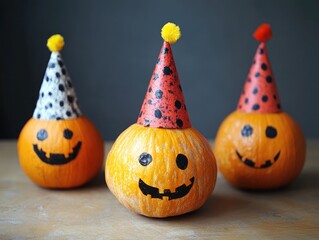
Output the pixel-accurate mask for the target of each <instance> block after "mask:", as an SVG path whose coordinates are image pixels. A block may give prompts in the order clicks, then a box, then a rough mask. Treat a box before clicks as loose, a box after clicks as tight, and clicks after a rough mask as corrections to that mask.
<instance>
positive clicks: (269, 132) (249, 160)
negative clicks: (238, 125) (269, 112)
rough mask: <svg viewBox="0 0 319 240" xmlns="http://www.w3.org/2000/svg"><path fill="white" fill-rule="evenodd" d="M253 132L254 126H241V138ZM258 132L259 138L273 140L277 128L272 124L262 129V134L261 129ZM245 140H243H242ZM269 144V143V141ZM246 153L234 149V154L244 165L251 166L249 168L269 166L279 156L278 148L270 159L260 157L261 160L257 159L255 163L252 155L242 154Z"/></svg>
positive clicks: (247, 136)
mask: <svg viewBox="0 0 319 240" xmlns="http://www.w3.org/2000/svg"><path fill="white" fill-rule="evenodd" d="M253 134H254V128H253V127H252V126H251V125H250V124H245V125H244V126H243V128H242V129H241V136H242V137H243V138H249V137H251V136H252V135H253ZM259 134H260V136H259V137H260V138H263V137H266V138H268V139H272V140H275V138H276V137H277V129H276V128H275V127H273V126H266V128H265V129H264V136H263V134H262V129H261V133H259ZM243 141H245V140H243ZM270 144H271V143H270ZM244 153H245V154H247V155H249V153H246V152H245V151H242V152H241V151H240V150H239V149H236V154H237V156H238V158H239V160H240V161H242V162H243V163H244V164H245V165H246V166H248V167H251V168H255V169H262V168H268V167H270V166H272V165H273V164H274V163H275V162H276V161H277V160H278V159H279V157H280V150H278V151H277V152H276V153H275V154H274V157H273V158H271V159H265V160H264V161H263V160H262V159H260V160H261V161H262V162H261V161H259V162H258V163H256V160H253V156H252V157H247V156H245V155H243V154H244Z"/></svg>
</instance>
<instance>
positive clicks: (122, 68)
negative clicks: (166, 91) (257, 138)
mask: <svg viewBox="0 0 319 240" xmlns="http://www.w3.org/2000/svg"><path fill="white" fill-rule="evenodd" d="M318 3H319V2H318V1H306V0H300V1H288V0H286V1H280V0H268V1H248V0H247V1H230V0H229V1H211V0H206V1H194V0H189V1H176V0H175V1H173V0H170V1H152V0H145V1H137V0H135V1H132V0H114V1H102V0H101V1H94V0H91V1H70V0H68V1H63V0H55V1H43V0H38V1H31V0H20V1H14V0H9V1H1V3H0V18H1V21H0V24H1V25H0V27H1V30H0V31H1V37H0V56H1V64H0V77H1V78H0V138H17V137H18V134H19V131H20V130H21V128H22V127H23V125H24V123H25V122H26V121H27V120H28V119H29V118H30V117H31V116H32V113H33V110H34V107H35V104H36V100H37V97H38V91H39V89H40V85H41V82H42V78H43V75H44V71H45V68H46V65H47V61H48V60H49V56H50V52H49V51H48V49H47V47H46V41H47V38H48V37H49V36H50V35H52V34H54V33H61V34H62V35H63V36H64V37H65V41H66V45H65V48H64V50H63V51H62V54H63V57H64V60H65V63H66V65H67V67H68V70H69V72H70V74H71V77H72V80H73V84H74V86H75V88H76V91H77V95H78V98H79V100H80V107H81V109H82V112H83V113H84V114H85V115H86V116H87V117H89V118H90V119H91V120H92V121H93V122H94V123H95V125H96V126H97V128H98V129H99V130H100V131H101V133H102V134H103V137H104V139H105V140H114V139H115V138H116V137H117V136H118V135H119V134H120V133H121V132H122V131H123V130H124V129H125V128H127V127H128V126H129V125H131V124H132V123H134V122H136V119H137V114H138V112H139V110H140V106H141V104H142V101H143V99H144V95H145V91H146V88H147V85H148V82H149V79H150V77H151V74H152V71H153V68H154V65H155V63H156V59H157V55H158V53H159V50H160V47H161V44H162V42H163V41H162V39H161V36H160V29H161V27H162V26H163V25H164V24H165V23H166V22H167V21H172V22H175V23H177V24H178V25H180V27H181V30H182V38H181V40H180V41H179V42H178V43H176V44H174V45H173V46H172V47H173V52H174V56H175V62H176V64H177V68H178V72H179V76H180V79H181V81H182V86H183V90H184V94H185V98H186V103H187V107H188V110H189V114H190V117H191V120H192V123H193V127H195V128H197V129H198V130H200V131H201V132H202V133H203V134H204V135H205V136H206V137H208V138H214V137H215V134H216V131H217V129H218V126H219V124H220V123H221V121H222V120H223V119H224V118H225V117H226V116H227V115H228V114H229V113H230V112H232V111H233V110H234V109H235V107H236V104H237V101H238V99H239V95H240V92H241V90H242V87H243V83H244V80H245V78H246V76H247V73H248V70H249V68H250V64H251V61H252V57H253V55H254V53H255V50H256V47H257V45H258V43H257V42H256V41H255V40H254V39H253V38H252V36H251V35H252V33H253V31H254V30H255V28H256V27H257V26H258V25H259V24H260V23H263V22H268V23H270V24H271V25H272V28H273V38H272V40H271V41H270V42H269V43H268V53H269V56H270V60H271V63H272V68H273V71H274V74H275V78H276V81H277V86H278V88H279V92H280V97H281V101H282V106H283V108H284V110H285V111H286V112H288V113H289V114H290V115H291V116H293V118H294V119H295V120H296V121H297V122H298V123H299V124H300V125H301V127H302V128H303V130H304V132H305V134H306V136H307V137H308V138H314V137H317V138H318V137H319V127H318V126H319V108H318V104H319V101H318V93H319V76H318V75H319V74H318V69H319V65H318V63H319V62H318V56H319V46H318V42H319V4H318Z"/></svg>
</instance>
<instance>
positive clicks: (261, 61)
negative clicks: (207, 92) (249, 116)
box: [237, 24, 282, 113]
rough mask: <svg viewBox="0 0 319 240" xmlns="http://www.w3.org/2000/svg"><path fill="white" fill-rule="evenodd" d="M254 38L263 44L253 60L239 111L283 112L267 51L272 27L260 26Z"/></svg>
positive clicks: (240, 100) (267, 25)
mask: <svg viewBox="0 0 319 240" xmlns="http://www.w3.org/2000/svg"><path fill="white" fill-rule="evenodd" d="M253 36H254V37H255V38H256V39H257V41H260V42H261V43H260V44H259V46H258V48H257V51H256V54H255V57H254V59H253V63H252V65H251V68H250V71H249V73H248V77H247V80H246V82H245V85H244V89H243V91H242V94H241V96H240V99H239V103H238V106H237V110H238V111H244V112H258V113H278V112H281V111H282V110H281V105H280V100H279V95H278V92H277V87H276V83H275V79H274V76H273V73H272V70H271V66H270V62H269V59H268V54H267V49H266V41H267V40H269V39H270V38H271V36H272V31H271V28H270V25H269V24H262V25H260V26H259V27H258V28H257V30H256V31H255V33H254V34H253Z"/></svg>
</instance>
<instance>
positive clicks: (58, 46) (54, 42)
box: [47, 34, 64, 52]
mask: <svg viewBox="0 0 319 240" xmlns="http://www.w3.org/2000/svg"><path fill="white" fill-rule="evenodd" d="M47 47H48V48H49V50H50V51H51V52H60V51H61V50H62V49H63V47H64V38H63V37H62V36H61V35H60V34H55V35H52V36H51V37H50V38H49V39H48V42H47Z"/></svg>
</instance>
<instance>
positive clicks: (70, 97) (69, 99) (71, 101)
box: [68, 95, 74, 103]
mask: <svg viewBox="0 0 319 240" xmlns="http://www.w3.org/2000/svg"><path fill="white" fill-rule="evenodd" d="M73 100H74V97H73V96H70V95H69V96H68V101H69V102H70V103H73Z"/></svg>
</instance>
